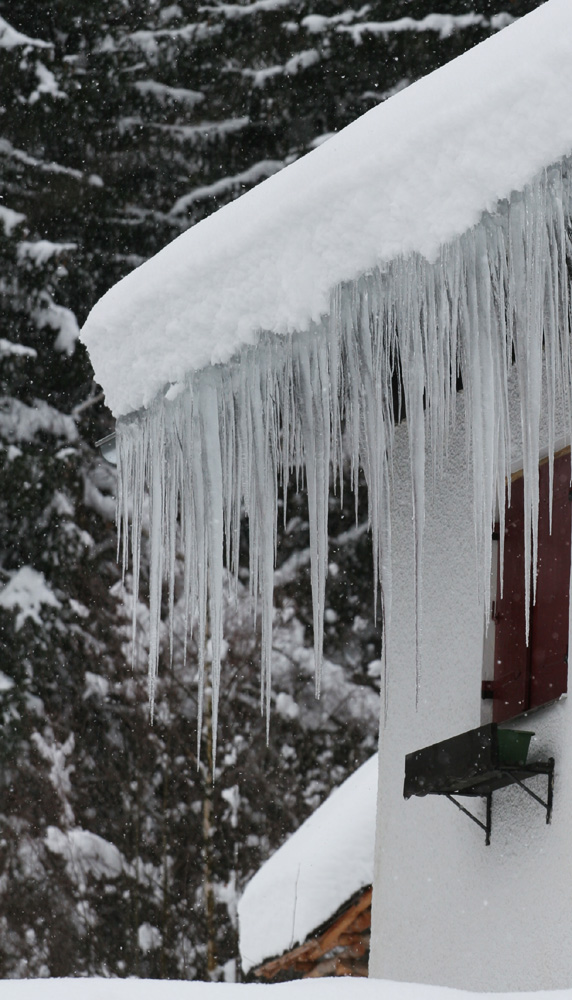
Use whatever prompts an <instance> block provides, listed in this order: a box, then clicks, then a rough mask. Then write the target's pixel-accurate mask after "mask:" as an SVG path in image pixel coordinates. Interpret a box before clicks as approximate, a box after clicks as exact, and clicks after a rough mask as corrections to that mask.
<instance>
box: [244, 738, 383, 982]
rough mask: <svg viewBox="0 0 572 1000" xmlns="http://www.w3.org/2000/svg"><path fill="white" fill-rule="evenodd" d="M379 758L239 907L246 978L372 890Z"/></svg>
mask: <svg viewBox="0 0 572 1000" xmlns="http://www.w3.org/2000/svg"><path fill="white" fill-rule="evenodd" d="M376 801H377V754H375V755H374V756H373V757H370V759H369V760H368V761H366V763H365V764H362V766H361V767H360V768H358V770H357V771H355V773H354V774H352V775H351V777H349V778H348V779H347V780H346V781H344V783H343V784H342V785H340V787H339V788H336V789H335V791H333V792H332V794H331V795H330V796H329V798H327V799H326V801H325V802H323V803H322V805H321V806H320V807H319V808H318V809H316V811H315V812H314V813H313V814H312V815H311V816H310V817H309V819H307V820H306V822H305V823H303V824H302V826H301V827H300V828H299V829H298V830H296V832H295V833H293V834H292V836H291V837H289V838H288V840H287V841H286V842H285V843H284V844H283V845H282V847H280V848H279V849H278V850H277V851H276V853H275V854H273V855H272V857H271V858H269V860H268V861H267V862H266V863H265V864H264V865H262V868H260V870H259V871H258V872H257V874H256V875H255V876H254V878H253V879H251V881H250V882H249V883H248V885H247V886H246V889H245V890H244V893H243V896H242V898H241V900H240V902H239V904H238V920H239V932H240V954H241V958H242V965H243V968H244V970H245V972H248V970H249V969H252V968H254V967H256V966H257V965H260V964H261V963H262V962H263V961H264V960H265V959H269V958H273V957H274V956H275V955H281V954H283V953H284V952H285V951H289V950H290V949H291V948H293V947H294V946H295V945H296V944H299V943H301V942H302V941H304V940H305V939H306V938H307V937H308V935H310V934H311V933H312V932H313V931H315V930H316V929H317V928H318V927H320V926H321V925H322V924H323V923H325V922H326V921H327V920H329V919H330V917H332V916H333V915H334V914H335V913H337V911H338V910H339V909H340V907H341V906H343V904H344V903H346V902H347V901H348V900H349V899H351V897H352V896H353V895H355V893H356V892H359V890H360V889H363V888H365V887H366V886H368V885H371V884H372V882H373V856H374V846H375V811H376Z"/></svg>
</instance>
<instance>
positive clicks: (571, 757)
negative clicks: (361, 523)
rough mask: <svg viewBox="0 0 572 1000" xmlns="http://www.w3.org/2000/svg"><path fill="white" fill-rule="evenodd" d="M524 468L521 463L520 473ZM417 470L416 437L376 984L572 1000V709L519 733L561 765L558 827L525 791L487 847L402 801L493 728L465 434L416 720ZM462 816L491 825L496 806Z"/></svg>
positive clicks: (396, 650) (558, 710)
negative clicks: (408, 782)
mask: <svg viewBox="0 0 572 1000" xmlns="http://www.w3.org/2000/svg"><path fill="white" fill-rule="evenodd" d="M513 401H514V399H513ZM459 409H460V407H459ZM517 452H518V447H517V448H516V449H515V462H514V464H513V467H514V466H517V465H518V456H517ZM408 462H409V458H408V447H407V440H406V431H405V428H403V427H402V428H399V432H398V441H397V457H396V463H395V497H394V508H393V522H392V531H393V540H392V550H393V576H394V581H393V606H392V619H391V625H390V629H389V632H388V635H387V668H388V671H389V681H388V695H389V697H388V708H387V718H386V720H385V721H384V719H383V718H382V720H381V726H380V755H379V762H380V771H379V792H378V819H377V845H376V861H375V874H374V898H373V914H372V947H371V957H370V976H374V977H378V978H387V979H395V980H404V981H412V982H422V983H433V984H439V985H444V986H454V987H463V988H466V989H472V990H493V991H497V990H498V991H511V990H537V989H549V988H564V987H570V985H572V717H571V707H570V697H569V698H568V699H567V698H566V697H564V698H562V699H561V700H560V701H559V702H557V703H554V704H552V705H550V706H547V707H544V708H542V709H539V710H537V711H536V712H531V713H529V715H528V717H523V718H521V719H519V720H518V722H516V723H514V724H513V723H511V725H515V727H516V726H518V727H520V728H523V729H532V730H533V731H534V732H535V733H536V736H535V738H534V739H533V741H532V744H531V749H530V757H531V759H532V758H534V757H536V758H538V759H545V758H547V757H549V756H553V757H555V760H556V771H555V793H554V810H553V817H552V823H551V825H549V826H547V825H546V821H545V820H546V816H545V812H544V810H543V809H542V808H541V807H540V806H539V805H538V804H537V803H536V802H534V801H533V800H532V799H530V798H529V797H528V796H527V795H526V794H525V793H524V792H523V791H522V790H521V789H520V788H518V787H517V786H513V787H511V788H508V789H502V790H499V791H497V792H495V793H494V795H493V824H492V838H491V844H490V846H489V847H486V846H485V836H484V832H483V831H482V830H480V829H479V828H478V827H477V826H476V825H475V824H474V823H472V822H471V821H470V820H469V819H468V818H467V817H466V816H464V815H463V814H462V813H461V812H459V810H457V809H456V808H455V807H454V806H453V805H452V804H451V803H450V802H449V801H447V799H445V798H444V797H442V796H435V795H429V796H426V797H425V798H416V797H415V798H412V799H409V800H407V801H406V800H404V798H403V777H404V758H405V755H406V754H407V753H410V752H411V751H414V750H417V749H419V748H421V747H424V746H427V745H429V744H431V743H435V742H438V741H440V740H444V739H447V738H448V737H451V736H455V735H457V734H459V733H462V732H464V731H466V730H468V729H473V728H475V727H476V726H478V725H480V724H481V722H484V721H488V719H489V718H490V715H488V714H487V708H486V706H487V703H483V702H482V700H481V679H482V673H483V655H484V645H485V643H484V627H483V612H482V609H481V608H480V607H479V606H478V601H477V591H476V572H475V559H476V554H475V545H474V530H473V514H472V496H471V492H472V491H471V487H470V478H469V477H468V476H467V472H466V450H465V435H464V429H463V427H462V425H461V423H459V425H458V427H457V430H456V432H455V434H454V436H453V439H452V441H451V447H450V459H449V462H448V464H447V468H446V471H445V474H444V475H443V477H442V478H441V479H440V481H439V482H438V483H437V484H436V486H435V488H434V489H433V488H432V486H431V483H430V482H428V483H427V486H428V498H427V508H426V527H425V558H424V583H423V640H422V666H421V678H420V695H419V706H418V708H417V709H416V707H415V619H414V598H413V538H412V520H411V518H412V507H411V484H410V478H409V469H408ZM428 479H430V477H428ZM483 706H485V708H483ZM531 787H532V788H534V790H536V791H537V792H538V793H539V794H540V795H541V796H542V797H545V793H546V777H544V776H543V777H540V776H539V777H537V778H535V779H534V781H533V782H532V783H531ZM462 801H463V804H465V805H467V806H468V807H469V808H470V809H473V810H474V811H475V813H476V814H477V815H478V816H479V818H481V820H484V815H485V801H484V800H482V799H464V800H462Z"/></svg>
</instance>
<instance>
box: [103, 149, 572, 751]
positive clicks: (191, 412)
mask: <svg viewBox="0 0 572 1000" xmlns="http://www.w3.org/2000/svg"><path fill="white" fill-rule="evenodd" d="M571 163H572V161H571V160H566V161H564V162H562V163H561V164H559V165H558V166H557V167H554V168H552V169H550V170H548V171H544V172H543V173H542V174H541V175H540V176H539V177H537V178H536V179H535V181H534V182H533V183H531V184H530V185H529V186H528V187H527V188H526V189H525V191H524V192H522V193H519V194H515V195H514V196H513V197H512V198H511V199H510V200H509V201H506V202H502V203H500V204H499V205H498V206H497V210H496V211H495V212H494V213H493V214H485V215H483V217H482V219H481V221H480V222H479V224H478V225H476V226H475V227H474V228H473V229H471V230H470V231H468V232H467V233H465V234H464V235H463V236H461V237H460V238H458V239H456V240H454V241H453V242H451V243H450V244H448V245H447V246H444V247H443V248H442V250H441V251H440V254H439V256H438V258H437V259H436V260H435V261H432V262H429V261H427V260H426V259H424V258H422V257H421V256H419V255H416V254H411V255H409V256H408V257H406V258H399V259H396V260H394V261H392V262H391V263H389V264H388V265H387V266H383V267H380V268H376V269H375V270H373V271H372V272H371V273H369V274H367V275H363V276H361V277H359V278H357V279H356V280H354V281H349V282H347V283H345V284H342V285H340V286H339V287H337V288H336V289H335V291H334V292H333V293H332V296H331V310H330V314H329V315H328V316H327V317H325V318H324V319H323V321H322V322H321V323H320V324H319V325H315V326H312V328H311V329H309V330H308V331H306V332H302V333H295V334H293V335H291V336H288V337H278V336H275V335H272V334H268V333H261V335H260V337H259V341H258V343H257V344H256V346H255V347H245V348H244V350H243V351H242V352H241V353H240V355H239V356H238V357H237V358H236V359H235V360H234V361H232V362H231V363H229V364H226V365H220V366H213V367H210V368H205V369H202V370H200V371H198V372H192V373H190V375H189V376H188V379H187V381H186V383H185V384H184V386H180V387H179V390H180V391H178V394H177V393H174V392H173V391H171V392H170V393H169V396H170V397H173V396H174V397H175V398H170V399H167V398H165V397H164V396H162V397H161V398H157V399H156V400H155V402H154V403H153V404H152V406H150V407H149V409H146V410H142V411H138V412H137V413H135V414H132V415H130V416H129V417H127V418H123V419H121V420H120V421H119V422H118V426H117V441H118V478H119V488H118V500H117V512H118V526H119V533H120V538H122V539H123V568H124V572H125V570H126V568H127V565H128V549H129V548H130V549H131V559H132V568H133V587H134V593H135V594H137V592H138V589H139V576H140V560H141V534H142V531H143V529H144V527H145V531H147V530H148V532H149V551H150V555H149V558H150V595H149V597H150V645H149V696H150V702H151V710H152V708H153V702H154V696H155V683H156V677H157V668H158V659H159V645H160V644H159V636H160V617H161V599H162V588H163V585H164V581H165V580H166V587H167V592H168V604H169V617H170V626H169V632H170V636H171V642H172V637H173V609H174V594H175V568H176V562H177V558H178V556H179V554H180V553H181V552H182V554H183V557H184V594H185V607H186V614H185V628H186V630H188V632H189V634H190V632H191V630H192V629H194V630H195V635H196V639H197V644H198V657H199V673H198V686H199V694H200V698H199V701H200V705H201V709H200V715H199V724H198V733H199V742H200V733H201V716H202V696H203V692H204V689H205V684H206V676H205V659H206V645H207V635H210V643H211V645H212V649H211V650H210V657H211V658H212V664H211V678H210V683H211V685H212V704H213V733H214V735H215V741H216V732H217V711H218V695H219V689H220V672H221V652H222V643H223V584H224V580H225V577H228V575H230V576H231V577H234V578H235V579H236V576H237V573H238V559H239V538H240V529H241V519H242V518H243V516H244V515H246V516H247V517H248V528H249V542H250V547H249V552H250V555H249V570H250V590H251V594H252V597H253V598H254V600H255V601H256V604H257V609H258V614H259V618H260V627H261V661H262V662H261V699H262V701H261V704H262V708H263V710H264V711H265V712H266V714H267V719H268V716H269V709H270V694H271V672H272V671H271V667H272V612H273V577H274V564H275V551H276V537H277V534H276V524H277V505H278V499H279V495H280V490H281V488H283V487H284V484H287V483H288V481H289V479H290V476H291V473H292V471H294V473H295V474H296V475H297V476H303V479H304V481H305V484H306V488H307V493H308V505H309V521H310V547H311V577H312V591H313V626H314V651H315V664H316V673H315V677H316V694H317V695H319V692H320V678H321V664H322V643H323V612H324V595H325V585H326V574H327V565H328V497H329V492H330V485H331V484H332V483H335V482H336V481H340V482H341V473H342V466H343V464H344V462H345V461H349V463H350V465H351V476H352V482H353V485H354V487H356V488H357V480H358V475H359V470H360V469H361V470H363V473H364V476H365V480H366V483H367V489H368V519H369V525H370V528H371V532H372V541H373V557H374V579H375V588H376V593H377V592H378V590H379V593H380V594H381V603H382V613H383V619H384V627H385V629H388V628H389V627H390V626H391V589H392V588H391V521H390V487H391V478H392V455H393V446H394V427H395V421H396V416H397V418H398V416H399V412H401V413H403V412H404V413H405V414H406V419H407V426H408V439H409V448H410V461H411V473H412V484H413V512H414V516H413V524H414V533H415V600H416V613H417V619H416V620H417V650H418V657H417V668H416V669H417V682H416V687H417V695H418V692H419V684H420V678H421V656H420V648H421V631H422V612H423V609H422V592H423V525H424V508H425V466H426V461H427V458H426V456H429V459H428V461H429V462H430V466H431V472H432V474H433V475H436V476H438V475H439V471H440V469H441V468H442V464H443V462H444V461H445V460H446V454H447V440H448V435H449V432H450V429H451V427H452V425H453V423H454V419H455V409H456V406H457V405H461V406H463V407H464V409H465V419H466V427H467V428H468V453H469V455H470V466H471V469H472V481H473V492H474V530H475V535H476V548H477V567H476V572H478V576H479V593H480V597H481V599H482V601H483V606H484V608H485V609H487V608H488V607H489V606H490V600H489V588H490V566H491V556H492V553H491V524H492V523H494V522H495V521H496V520H497V519H498V520H499V521H500V538H501V547H502V539H503V537H504V530H503V529H504V509H505V484H506V483H508V484H509V485H510V465H511V434H512V435H514V434H515V428H514V427H513V428H512V429H511V426H510V422H509V399H508V378H509V371H510V370H511V368H512V366H513V365H514V366H516V373H517V381H518V390H519V397H520V416H521V419H520V429H518V428H517V429H516V433H517V435H518V434H519V435H520V437H521V441H518V446H519V447H520V444H521V445H522V459H523V466H524V483H525V531H526V546H525V548H526V551H525V562H526V566H525V579H526V586H527V596H530V595H529V588H530V580H531V578H532V579H534V575H535V574H534V572H532V573H531V568H532V570H534V569H535V566H536V535H537V518H538V477H537V467H538V455H539V446H540V439H539V428H540V420H541V412H542V411H545V413H546V414H547V419H548V438H549V452H550V454H552V453H553V450H554V437H555V413H556V412H557V410H559V409H560V408H562V410H563V412H564V414H565V419H566V422H567V427H568V429H569V433H570V428H571V425H572V406H571V386H572V358H571V348H570V332H571V327H572V322H571V296H570V272H569V264H570V260H571V259H572V252H571V244H570V223H571V216H572V211H571V206H572V184H571V169H570V168H571ZM189 334H190V335H192V324H190V330H189ZM459 378H460V379H461V382H462V387H463V392H462V393H458V384H459V383H458V379H459ZM396 389H397V395H398V396H399V397H400V399H399V400H398V401H397V402H396V399H395V395H396ZM551 488H552V472H551ZM146 492H148V496H149V505H148V514H147V508H146V505H145V504H144V499H145V495H146ZM284 507H285V508H286V503H285V505H284ZM144 512H145V513H144ZM129 522H131V524H129ZM129 540H130V545H129ZM501 565H502V552H501ZM527 604H528V600H527ZM134 608H136V602H134ZM135 625H136V612H135V610H134V617H133V639H134V640H135ZM133 648H134V649H135V641H134V642H133ZM386 693H387V692H386V690H385V693H384V697H385V696H386ZM386 710H387V704H386ZM215 749H216V746H215Z"/></svg>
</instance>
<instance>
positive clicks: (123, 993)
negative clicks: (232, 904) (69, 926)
mask: <svg viewBox="0 0 572 1000" xmlns="http://www.w3.org/2000/svg"><path fill="white" fill-rule="evenodd" d="M263 990H264V991H266V994H267V996H270V993H272V997H276V1000H477V998H478V997H482V998H483V1000H532V998H534V1000H572V989H569V990H541V991H538V992H537V993H483V994H480V993H469V992H468V991H465V990H453V989H447V988H446V987H444V986H425V985H418V984H416V983H392V982H388V981H387V980H384V979H351V978H349V977H347V978H340V979H327V978H325V979H299V980H297V981H296V982H293V983H279V984H277V985H275V986H269V985H267V984H261V983H248V984H227V983H190V982H167V981H165V980H151V979H35V980H34V979H16V980H9V981H7V980H4V981H3V983H2V1000H260V998H261V997H262V991H263Z"/></svg>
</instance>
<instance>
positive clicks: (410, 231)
mask: <svg viewBox="0 0 572 1000" xmlns="http://www.w3.org/2000/svg"><path fill="white" fill-rule="evenodd" d="M571 93H572V3H570V0H549V2H548V3H546V4H544V5H543V6H542V7H539V8H538V9H537V10H535V11H534V12H533V13H531V14H529V15H528V16H527V17H525V18H522V19H521V20H519V21H517V22H515V23H514V24H512V25H510V26H509V27H507V28H505V29H503V30H502V31H501V32H499V33H498V34H497V35H494V36H492V37H490V38H489V39H487V40H486V41H484V42H483V43H482V44H480V45H478V46H476V47H475V48H474V49H472V50H471V51H469V52H468V53H466V54H465V55H463V56H461V57H460V58H458V59H455V60H453V61H452V62H450V63H449V64H448V65H446V66H444V67H443V68H441V69H439V70H437V71H436V72H434V73H432V74H430V75H429V76H427V77H425V78H424V79H423V80H421V81H419V82H418V83H416V84H413V85H412V86H411V87H409V88H407V89H406V90H404V91H402V92H401V93H399V94H396V95H395V96H394V97H392V98H391V99H390V100H388V101H387V102H386V103H384V104H382V105H380V106H379V107H376V108H374V109H373V110H371V111H369V112H368V113H367V114H365V115H363V117H361V118H359V119H358V120H357V121H356V122H354V123H353V124H352V125H350V126H348V127H347V128H345V129H344V130H343V131H342V132H340V133H339V134H338V135H336V136H334V137H333V138H332V139H330V140H329V141H328V142H326V143H324V144H323V145H322V146H319V147H318V148H317V149H315V150H314V151H313V152H311V153H309V154H308V155H307V156H304V157H303V158H302V159H300V160H298V161H297V162H295V163H293V164H292V165H291V166H289V167H287V168H286V169H285V170H284V171H282V172H280V173H279V174H276V175H274V176H273V177H270V178H269V179H268V180H266V181H265V182H264V183H262V184H261V185H259V186H258V187H257V188H255V189H254V190H252V191H250V192H248V193H247V194H245V195H243V196H242V197H241V198H239V199H238V200H237V201H235V202H233V203H232V204H229V205H227V206H225V207H224V208H223V209H221V210H220V211H219V212H216V213H215V214H214V215H212V216H210V217H209V218H207V219H205V220H203V221H202V222H199V223H198V224H197V225H196V226H194V227H193V228H192V229H190V230H189V231H187V232H185V233H184V234H183V235H182V236H180V237H179V238H178V239H176V240H174V241H173V242H172V243H170V244H169V245H168V246H167V247H165V248H164V249H163V250H162V251H161V252H160V253H158V254H157V255H156V256H155V257H153V258H152V259H151V260H150V261H148V262H147V263H145V264H143V265H142V266H141V267H140V268H138V269H137V270H136V271H134V272H132V273H131V274H129V275H128V276H127V277H126V278H124V279H123V280H122V281H121V282H119V283H118V284H117V285H116V286H115V287H113V288H112V289H111V290H110V291H109V292H108V293H107V294H106V295H105V296H104V297H103V298H102V299H101V300H100V302H99V303H98V304H97V305H96V306H95V308H94V309H93V310H92V312H91V314H90V316H89V318H88V320H87V322H86V324H85V327H84V329H83V334H82V336H83V339H84V341H85V343H86V345H87V347H88V349H89V352H90V355H91V359H92V362H93V365H94V369H95V375H96V378H97V380H98V381H99V382H100V383H101V385H102V387H103V389H104V391H105V395H106V399H107V403H108V405H109V406H110V407H111V409H112V410H113V412H114V413H115V414H116V415H117V416H119V415H122V414H126V413H128V412H129V411H132V410H136V409H138V408H139V407H142V406H147V405H148V404H149V403H150V402H151V401H152V399H153V398H154V397H155V396H156V394H157V393H159V392H161V391H162V390H163V389H164V388H165V386H168V385H169V383H176V382H178V381H180V380H182V379H184V377H185V375H186V374H187V373H188V372H189V371H192V370H196V369H198V368H201V367H203V366H205V365H209V364H214V363H217V362H225V361H227V360H228V359H229V358H230V357H231V356H232V355H233V354H235V353H236V352H237V351H238V350H239V349H240V347H241V346H242V345H243V344H252V343H254V342H256V340H257V337H258V335H259V333H260V331H271V332H273V333H276V334H284V333H287V332H291V331H294V330H304V329H307V328H308V326H309V324H310V323H311V322H312V321H318V320H319V318H320V317H321V316H322V315H324V314H326V313H328V311H329V309H330V295H331V292H332V290H333V289H334V288H335V287H336V285H338V284H339V283H340V282H342V281H346V280H352V279H354V278H355V277H356V276H358V275H359V274H361V273H364V272H367V271H368V270H370V269H372V268H374V267H375V266H376V265H379V264H380V263H383V262H386V261H390V260H392V259H394V258H396V257H398V256H399V255H402V254H408V253H410V252H411V251H418V252H419V253H421V254H423V255H425V256H426V257H428V258H433V257H434V256H435V255H436V253H437V251H438V249H439V247H440V246H441V245H442V244H443V243H445V242H447V241H450V240H451V239H453V238H454V237H456V236H458V235H460V234H461V233H463V232H465V231H466V230H467V229H469V228H470V227H471V226H472V225H474V224H475V223H476V222H477V221H478V219H479V217H480V215H481V213H482V212H483V211H485V210H490V209H492V208H493V207H494V205H495V203H496V202H497V201H498V200H499V199H502V198H506V197H508V196H509V195H510V194H511V192H512V191H514V190H521V189H522V188H523V187H524V185H525V184H527V183H528V182H530V181H531V180H532V179H533V178H534V177H535V175H536V174H537V173H538V171H540V170H541V169H542V168H544V167H547V166H549V165H550V164H552V163H554V162H556V161H557V160H559V159H560V158H561V157H563V156H564V155H566V154H569V153H570V152H571V151H572V114H571V111H570V94H571ZM126 373H129V377H128V378H127V377H126Z"/></svg>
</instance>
